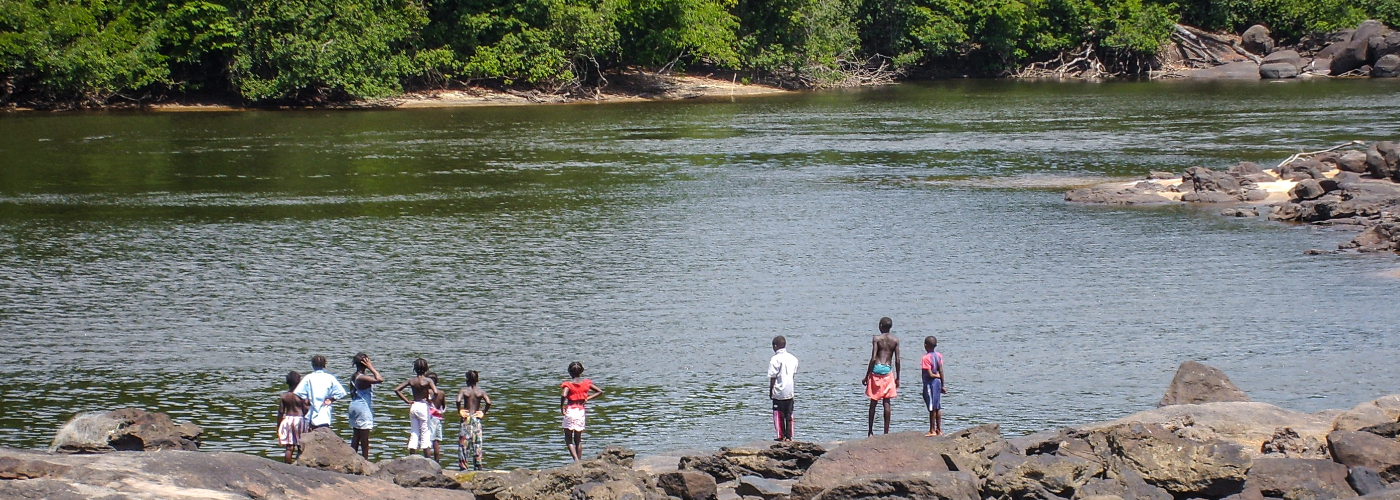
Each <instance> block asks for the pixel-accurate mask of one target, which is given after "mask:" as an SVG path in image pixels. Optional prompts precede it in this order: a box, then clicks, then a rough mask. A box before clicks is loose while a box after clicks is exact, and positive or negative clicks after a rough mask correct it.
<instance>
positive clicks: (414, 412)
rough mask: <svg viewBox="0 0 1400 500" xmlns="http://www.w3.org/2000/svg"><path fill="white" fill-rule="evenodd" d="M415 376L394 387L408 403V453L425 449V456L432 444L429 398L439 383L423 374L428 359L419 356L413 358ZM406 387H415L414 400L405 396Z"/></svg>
mask: <svg viewBox="0 0 1400 500" xmlns="http://www.w3.org/2000/svg"><path fill="white" fill-rule="evenodd" d="M413 373H415V374H416V375H414V376H413V378H410V379H408V380H405V381H404V382H403V383H401V384H399V385H398V387H395V388H394V394H395V395H397V396H398V397H399V399H401V400H403V402H404V403H408V454H409V455H412V454H413V451H414V450H423V456H424V457H426V456H428V448H430V447H431V446H432V440H433V436H432V429H431V428H430V427H429V426H430V425H431V421H430V419H431V418H432V417H431V416H430V415H429V414H428V407H430V406H432V405H430V404H428V400H429V399H431V398H432V396H433V393H434V392H436V391H437V385H434V384H433V379H430V378H428V377H425V376H423V375H424V374H425V373H428V360H426V359H423V358H418V359H415V360H413ZM405 387H412V388H413V401H409V400H408V398H406V397H404V395H403V390H404V388H405Z"/></svg>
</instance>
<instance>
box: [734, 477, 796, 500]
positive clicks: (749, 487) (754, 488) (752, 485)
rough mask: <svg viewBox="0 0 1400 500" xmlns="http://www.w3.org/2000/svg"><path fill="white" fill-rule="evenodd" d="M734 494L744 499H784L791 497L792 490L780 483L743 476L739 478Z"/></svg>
mask: <svg viewBox="0 0 1400 500" xmlns="http://www.w3.org/2000/svg"><path fill="white" fill-rule="evenodd" d="M734 492H735V493H738V494H740V495H743V496H746V497H760V498H765V499H774V498H786V497H787V496H788V495H791V494H792V488H791V486H789V485H788V484H785V483H783V482H782V481H776V480H772V479H767V478H762V477H758V476H743V477H740V478H739V484H737V485H735V487H734Z"/></svg>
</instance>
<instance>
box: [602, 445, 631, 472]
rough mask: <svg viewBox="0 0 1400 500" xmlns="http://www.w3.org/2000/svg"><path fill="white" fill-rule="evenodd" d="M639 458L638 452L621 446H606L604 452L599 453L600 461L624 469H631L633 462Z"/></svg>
mask: <svg viewBox="0 0 1400 500" xmlns="http://www.w3.org/2000/svg"><path fill="white" fill-rule="evenodd" d="M636 458H637V452H635V451H632V450H630V449H627V448H623V447H621V446H605V447H603V451H602V452H599V453H598V460H602V461H604V462H610V463H614V464H617V465H621V466H623V467H631V466H632V461H633V460H634V459H636Z"/></svg>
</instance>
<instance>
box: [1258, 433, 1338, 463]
mask: <svg viewBox="0 0 1400 500" xmlns="http://www.w3.org/2000/svg"><path fill="white" fill-rule="evenodd" d="M1259 451H1260V453H1263V454H1265V455H1283V456H1284V457H1287V458H1323V459H1330V458H1331V457H1330V456H1328V455H1327V447H1326V446H1324V445H1323V443H1322V441H1321V440H1319V439H1317V438H1316V437H1313V436H1308V437H1303V436H1301V435H1299V434H1298V431H1295V430H1293V429H1291V428H1288V427H1282V428H1279V429H1278V430H1275V431H1274V437H1272V438H1270V439H1269V440H1268V441H1265V442H1264V445H1263V446H1261V447H1260V449H1259Z"/></svg>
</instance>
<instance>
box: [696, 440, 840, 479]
mask: <svg viewBox="0 0 1400 500" xmlns="http://www.w3.org/2000/svg"><path fill="white" fill-rule="evenodd" d="M824 453H826V449H825V448H822V447H821V446H820V445H817V444H814V443H804V442H800V441H787V442H782V443H775V444H773V445H770V446H768V447H767V448H760V447H743V446H741V447H734V448H721V449H720V451H719V453H716V454H714V455H693V456H684V457H681V459H680V461H679V463H678V464H677V469H679V470H683V471H698V472H703V473H705V474H709V475H710V476H711V477H713V478H714V479H715V481H718V482H725V481H732V480H734V479H735V478H737V477H739V476H757V477H764V478H769V479H792V478H796V477H798V476H801V475H802V473H803V472H804V471H806V470H807V468H808V467H810V466H811V465H812V463H813V462H815V461H816V460H817V458H818V457H820V456H822V454H824Z"/></svg>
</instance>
